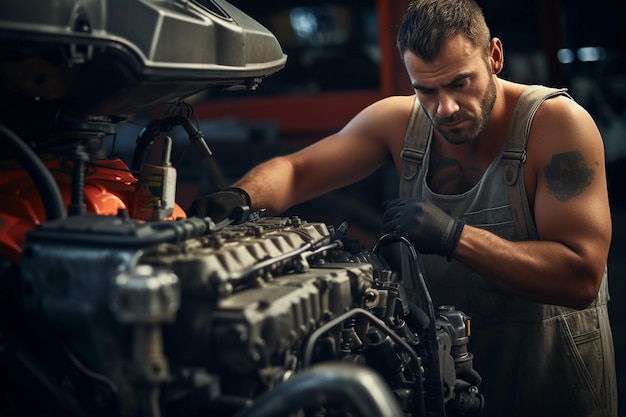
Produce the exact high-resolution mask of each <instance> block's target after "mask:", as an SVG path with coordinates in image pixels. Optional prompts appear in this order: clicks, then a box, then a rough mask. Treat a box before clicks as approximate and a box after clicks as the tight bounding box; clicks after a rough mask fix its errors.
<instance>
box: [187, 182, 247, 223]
mask: <svg viewBox="0 0 626 417" xmlns="http://www.w3.org/2000/svg"><path fill="white" fill-rule="evenodd" d="M250 206H251V202H250V196H249V195H248V193H247V192H245V191H244V190H242V189H241V188H235V187H233V188H227V189H226V190H224V191H219V192H216V193H213V194H208V195H205V196H203V197H200V198H198V199H197V200H195V201H194V202H193V203H192V204H191V207H190V209H189V215H190V216H197V217H210V218H211V219H213V221H214V222H215V223H218V222H221V221H222V220H224V219H228V218H232V219H233V220H234V221H235V222H242V221H244V220H245V216H243V217H244V218H239V217H242V216H233V210H235V209H238V208H239V209H242V208H246V207H247V208H250ZM233 217H234V218H233Z"/></svg>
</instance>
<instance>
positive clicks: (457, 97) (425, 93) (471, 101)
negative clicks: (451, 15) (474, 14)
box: [404, 35, 496, 144]
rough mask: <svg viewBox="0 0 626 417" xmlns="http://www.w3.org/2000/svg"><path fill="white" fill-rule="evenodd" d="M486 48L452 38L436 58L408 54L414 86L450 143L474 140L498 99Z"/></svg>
mask: <svg viewBox="0 0 626 417" xmlns="http://www.w3.org/2000/svg"><path fill="white" fill-rule="evenodd" d="M487 58H488V57H487V56H486V54H485V51H484V49H482V48H476V47H475V46H474V45H472V44H471V42H470V41H469V40H467V39H466V38H465V37H463V36H460V35H459V36H456V37H454V38H452V39H450V40H449V41H448V42H447V43H446V44H444V47H443V48H442V50H441V52H440V53H439V55H438V56H437V58H435V59H434V60H433V61H432V62H425V61H423V60H422V59H421V58H419V57H417V56H416V55H415V54H414V53H412V52H410V51H407V52H405V54H404V63H405V65H406V68H407V72H408V74H409V77H410V78H411V82H412V84H413V88H414V89H415V91H416V93H417V97H418V99H419V101H420V103H421V105H422V107H423V108H424V110H426V113H427V114H428V117H429V118H430V121H431V123H432V124H433V126H434V128H435V129H436V130H437V131H438V132H439V133H440V134H441V135H442V136H443V137H444V138H445V139H446V140H447V141H448V142H450V143H453V144H463V143H470V142H472V141H473V140H474V139H476V137H477V136H478V135H479V134H480V132H482V131H483V129H484V128H485V126H486V125H487V121H488V120H489V115H490V114H491V110H492V109H493V105H494V103H495V101H496V85H495V82H494V79H493V76H492V72H491V68H490V65H489V63H488V61H487Z"/></svg>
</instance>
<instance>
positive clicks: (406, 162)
mask: <svg viewBox="0 0 626 417" xmlns="http://www.w3.org/2000/svg"><path fill="white" fill-rule="evenodd" d="M431 130H432V125H431V124H430V121H429V120H428V117H426V113H425V112H424V109H422V106H421V105H420V103H419V101H418V100H417V99H415V103H414V104H413V110H412V111H411V118H410V119H409V124H408V126H407V129H406V134H405V136H404V148H403V149H402V153H401V154H400V157H401V158H402V174H401V175H400V197H409V196H410V195H411V186H412V181H413V179H414V178H415V176H416V175H417V173H418V172H419V170H420V168H421V167H422V162H423V160H424V153H425V152H426V146H427V145H428V139H429V138H430V134H431Z"/></svg>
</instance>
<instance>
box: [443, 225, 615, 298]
mask: <svg viewBox="0 0 626 417" xmlns="http://www.w3.org/2000/svg"><path fill="white" fill-rule="evenodd" d="M454 258H455V259H456V260H458V261H460V262H462V263H463V264H465V265H467V266H469V267H470V268H472V269H474V270H475V271H476V272H477V273H479V274H480V275H481V276H483V277H484V278H486V279H488V280H489V281H491V282H492V283H493V284H494V285H496V286H498V287H500V288H501V289H503V290H505V291H508V292H511V293H514V294H517V295H519V296H521V297H524V298H527V299H531V300H534V301H538V302H542V303H546V304H557V305H563V306H567V307H571V308H583V307H585V306H587V305H588V304H589V303H590V302H591V301H592V300H593V299H594V298H595V296H596V294H597V291H598V288H599V285H600V282H601V278H602V273H603V270H604V262H605V260H604V261H602V260H598V259H597V258H598V257H597V256H596V257H595V258H593V260H590V259H592V258H591V256H590V255H589V254H584V253H578V252H576V251H574V250H573V249H572V248H569V247H567V246H565V245H563V244H561V243H559V242H550V241H524V242H512V241H508V240H505V239H502V238H500V237H498V236H496V235H494V234H493V233H490V232H488V231H485V230H483V229H479V228H475V227H471V226H466V227H465V228H464V230H463V233H462V234H461V239H460V240H459V243H458V246H457V248H456V250H455V252H454Z"/></svg>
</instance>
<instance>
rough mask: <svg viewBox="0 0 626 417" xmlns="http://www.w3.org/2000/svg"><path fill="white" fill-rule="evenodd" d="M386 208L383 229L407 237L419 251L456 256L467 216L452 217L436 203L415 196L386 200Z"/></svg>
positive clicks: (449, 256) (447, 256)
mask: <svg viewBox="0 0 626 417" xmlns="http://www.w3.org/2000/svg"><path fill="white" fill-rule="evenodd" d="M383 208H384V210H385V213H384V214H383V232H385V233H395V234H397V235H401V236H404V237H405V238H406V239H407V240H408V241H409V242H411V244H412V245H413V246H414V247H415V250H416V251H418V252H419V253H425V254H437V255H441V256H445V257H446V259H447V260H448V261H450V260H451V259H452V253H453V252H454V249H456V245H457V244H458V243H459V239H460V238H461V232H462V231H463V227H464V226H465V219H457V218H455V217H451V216H449V215H447V214H446V213H444V212H443V210H441V209H440V208H439V207H437V206H435V205H434V204H433V203H432V202H430V201H428V200H425V201H420V200H416V199H414V198H398V199H396V200H391V201H386V202H385V203H384V205H383Z"/></svg>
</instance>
